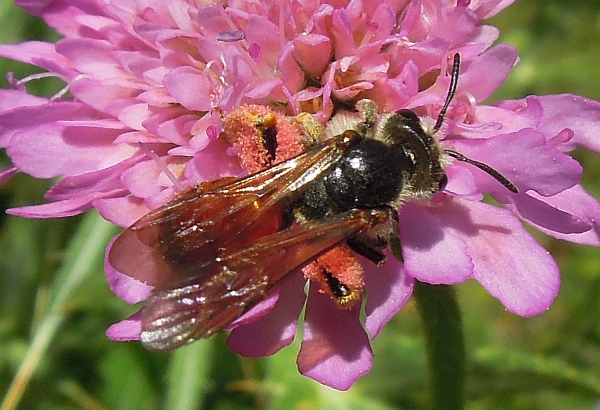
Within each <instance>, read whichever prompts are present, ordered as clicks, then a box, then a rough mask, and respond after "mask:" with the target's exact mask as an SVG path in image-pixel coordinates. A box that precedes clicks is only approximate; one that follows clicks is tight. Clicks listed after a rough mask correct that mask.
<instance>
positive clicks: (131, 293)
mask: <svg viewBox="0 0 600 410" xmlns="http://www.w3.org/2000/svg"><path fill="white" fill-rule="evenodd" d="M115 239H117V237H114V238H113V239H112V240H111V241H110V242H109V244H108V246H107V247H106V254H105V257H104V270H105V271H106V279H107V280H108V286H109V287H110V290H111V291H112V292H113V293H114V294H115V295H117V296H118V297H119V298H121V299H123V300H124V301H125V302H127V303H132V304H133V303H138V302H141V301H142V300H145V299H146V298H147V297H148V296H150V292H152V289H153V287H152V286H149V285H146V284H144V283H142V282H139V281H137V280H135V279H134V278H132V277H131V276H127V275H124V274H123V273H121V272H119V271H118V270H116V269H115V268H113V267H112V266H111V264H110V263H109V262H108V254H109V252H110V249H111V247H112V245H113V243H114V241H115Z"/></svg>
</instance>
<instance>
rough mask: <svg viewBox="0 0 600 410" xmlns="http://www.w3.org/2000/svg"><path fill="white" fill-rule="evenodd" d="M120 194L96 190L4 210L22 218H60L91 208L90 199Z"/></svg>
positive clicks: (119, 193)
mask: <svg viewBox="0 0 600 410" xmlns="http://www.w3.org/2000/svg"><path fill="white" fill-rule="evenodd" d="M117 195H121V191H120V190H118V191H113V192H103V193H101V192H98V193H95V194H91V195H86V196H83V197H78V198H72V199H65V200H62V201H57V202H52V203H49V204H42V205H32V206H22V207H20V208H11V209H8V210H7V211H6V213H7V214H10V215H16V216H22V217H24V218H62V217H66V216H74V215H79V214H80V213H82V212H85V211H88V210H90V209H91V208H92V201H94V200H95V199H98V198H102V197H110V196H117Z"/></svg>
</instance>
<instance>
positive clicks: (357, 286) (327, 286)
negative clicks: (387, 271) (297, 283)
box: [302, 245, 364, 309]
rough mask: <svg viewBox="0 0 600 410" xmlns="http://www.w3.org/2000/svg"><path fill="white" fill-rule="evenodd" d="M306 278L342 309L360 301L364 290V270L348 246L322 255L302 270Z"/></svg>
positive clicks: (339, 247)
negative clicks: (316, 284) (317, 285)
mask: <svg viewBox="0 0 600 410" xmlns="http://www.w3.org/2000/svg"><path fill="white" fill-rule="evenodd" d="M302 272H303V273H304V277H305V278H306V279H309V280H312V281H314V282H316V283H318V284H319V287H320V292H321V293H325V294H328V295H330V296H331V297H332V298H333V299H334V300H335V301H336V303H337V304H338V307H340V308H342V309H350V308H351V307H352V306H354V304H355V303H356V302H357V301H358V300H360V295H361V293H362V290H363V288H364V282H363V268H362V266H361V264H360V262H359V261H358V259H357V258H356V255H355V254H354V253H353V252H352V250H351V249H350V247H349V246H348V245H340V246H337V247H335V248H333V249H331V250H330V251H329V252H327V253H325V254H323V255H321V256H320V257H318V258H317V259H315V260H314V261H313V262H311V263H310V264H309V265H307V266H305V267H304V268H303V269H302Z"/></svg>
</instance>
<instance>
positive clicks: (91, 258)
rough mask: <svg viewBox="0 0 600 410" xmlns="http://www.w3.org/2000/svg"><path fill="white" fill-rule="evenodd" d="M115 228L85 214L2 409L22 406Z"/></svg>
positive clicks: (99, 264)
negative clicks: (73, 301)
mask: <svg viewBox="0 0 600 410" xmlns="http://www.w3.org/2000/svg"><path fill="white" fill-rule="evenodd" d="M115 232H116V227H114V226H113V225H111V224H109V223H108V222H105V221H104V220H103V219H101V218H100V216H99V215H98V214H97V213H95V212H89V213H88V214H87V215H86V216H85V217H84V218H83V220H82V222H81V225H80V226H79V228H78V231H77V232H76V233H75V235H74V236H73V239H72V240H71V242H70V244H69V247H68V248H67V251H66V253H65V259H64V262H63V263H62V265H61V267H60V268H59V269H58V271H57V274H56V277H55V279H54V280H53V284H52V289H51V295H50V297H51V302H50V306H49V308H48V312H47V314H46V315H45V316H44V318H43V319H42V320H41V323H40V326H39V328H38V330H37V332H36V334H35V335H34V337H33V340H32V341H31V345H30V346H29V349H28V351H27V353H26V355H25V358H24V359H23V362H22V363H21V365H20V367H19V370H18V371H17V374H16V376H15V377H14V379H13V381H12V383H11V385H10V387H9V389H8V391H7V393H6V395H5V396H4V400H3V402H2V405H1V406H0V410H13V409H15V408H16V407H17V406H18V404H19V402H20V400H21V397H22V396H23V393H24V392H25V390H26V388H27V385H28V384H29V381H30V380H31V377H32V375H33V373H34V372H35V369H36V368H37V366H38V364H39V362H40V360H42V358H43V357H44V354H45V352H46V351H47V349H48V346H49V345H50V342H51V341H52V340H53V338H54V337H55V336H56V334H57V332H58V330H59V328H60V326H61V325H62V323H63V322H64V320H65V319H66V317H67V316H68V314H69V309H68V304H69V301H70V298H71V296H72V295H73V294H74V293H75V292H76V291H77V290H78V288H79V286H80V285H81V284H82V283H83V282H84V281H85V279H86V278H87V277H88V275H89V274H90V273H92V272H94V271H95V270H97V268H99V267H100V266H102V260H103V257H104V248H105V246H106V244H107V243H108V241H109V239H110V238H111V236H113V235H114V234H115Z"/></svg>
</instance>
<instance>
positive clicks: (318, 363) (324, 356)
mask: <svg viewBox="0 0 600 410" xmlns="http://www.w3.org/2000/svg"><path fill="white" fill-rule="evenodd" d="M315 288H316V287H314V286H313V287H311V289H310V292H309V297H308V303H307V305H306V314H305V320H304V336H303V340H302V346H301V347H300V353H299V354H298V369H299V370H300V373H302V374H303V375H305V376H308V377H310V378H311V379H314V380H316V381H318V382H319V383H322V384H325V385H327V386H329V387H333V388H334V389H338V390H348V389H349V388H350V387H352V385H353V384H354V382H355V381H356V380H357V379H358V378H359V377H360V376H362V375H363V374H365V373H367V372H368V371H369V370H370V369H371V358H372V357H373V352H372V351H371V346H370V345H369V339H368V337H367V335H366V333H365V331H364V329H363V328H362V326H361V325H360V321H359V313H360V309H357V308H355V309H351V310H342V309H338V308H337V306H336V305H335V302H334V301H332V300H331V298H329V297H328V296H326V295H323V294H321V293H319V292H318V290H316V289H315Z"/></svg>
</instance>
